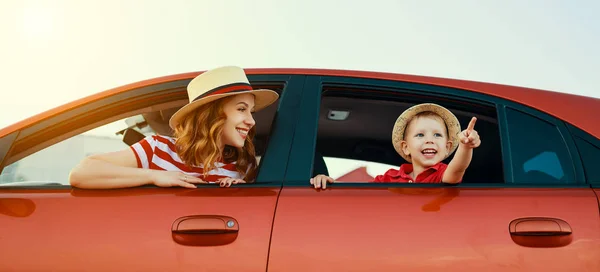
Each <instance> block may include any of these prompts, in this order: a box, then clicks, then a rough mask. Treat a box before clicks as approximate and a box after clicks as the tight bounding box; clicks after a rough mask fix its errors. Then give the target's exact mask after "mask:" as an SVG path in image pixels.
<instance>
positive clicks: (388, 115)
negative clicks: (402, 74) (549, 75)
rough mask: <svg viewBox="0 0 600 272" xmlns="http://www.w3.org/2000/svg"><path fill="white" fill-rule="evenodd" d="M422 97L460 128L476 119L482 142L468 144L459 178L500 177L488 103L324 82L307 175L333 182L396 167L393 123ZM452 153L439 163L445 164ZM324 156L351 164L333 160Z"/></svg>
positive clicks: (358, 178) (367, 177) (398, 162)
mask: <svg viewBox="0 0 600 272" xmlns="http://www.w3.org/2000/svg"><path fill="white" fill-rule="evenodd" d="M425 102H431V103H437V104H440V105H442V106H444V107H446V108H448V109H449V110H450V111H452V112H453V113H454V114H455V115H456V117H457V118H458V120H459V122H460V124H461V128H462V129H465V128H466V127H467V125H468V123H469V121H470V120H471V118H472V117H473V116H475V117H477V119H478V120H477V123H476V126H475V129H476V130H477V131H478V133H479V135H480V137H481V138H482V140H483V143H482V145H481V146H480V147H479V148H476V149H474V152H473V160H472V162H471V165H470V166H469V168H468V170H467V173H466V174H465V176H464V178H463V183H503V182H505V181H504V171H503V168H502V159H503V157H502V149H501V145H500V131H499V125H498V118H497V111H496V108H495V106H494V105H493V104H483V103H474V102H471V101H466V100H460V99H455V100H453V99H449V98H447V97H444V98H443V99H442V98H441V97H436V96H432V95H425V94H422V95H414V94H403V93H399V92H382V91H375V90H371V89H368V88H360V89H350V88H343V87H336V88H331V89H328V88H327V87H324V90H323V94H322V97H321V104H320V111H319V120H318V130H317V131H318V132H317V142H316V150H315V160H314V161H315V162H314V165H313V176H314V175H316V174H322V173H326V174H330V176H331V177H333V178H334V179H336V180H337V181H338V182H369V181H372V179H373V178H374V177H375V176H377V175H382V174H384V173H385V172H386V171H387V170H389V169H396V170H397V169H399V167H400V165H401V164H403V163H406V161H404V159H403V158H402V157H401V156H400V155H399V154H398V153H396V151H395V149H394V147H393V145H392V142H391V136H392V129H393V126H394V123H395V122H396V119H397V118H398V116H399V115H400V114H401V113H402V112H403V111H404V110H406V109H407V108H409V107H411V106H413V105H416V104H419V103H425ZM453 155H454V154H452V155H451V156H450V157H449V158H447V159H446V160H444V161H443V162H444V163H446V164H447V163H449V162H450V160H451V159H452V158H453ZM322 158H324V159H322ZM328 158H337V160H338V161H341V160H347V161H348V162H352V163H338V162H337V161H336V162H334V161H332V160H330V159H328ZM339 173H344V174H341V175H340V174H339ZM336 175H337V177H336ZM340 177H341V179H339V178H340Z"/></svg>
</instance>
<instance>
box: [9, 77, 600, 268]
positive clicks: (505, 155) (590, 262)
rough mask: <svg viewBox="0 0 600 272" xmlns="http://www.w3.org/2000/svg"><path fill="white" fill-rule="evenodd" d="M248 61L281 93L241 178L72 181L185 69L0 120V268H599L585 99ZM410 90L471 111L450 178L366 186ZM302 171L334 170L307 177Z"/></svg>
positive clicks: (598, 172)
mask: <svg viewBox="0 0 600 272" xmlns="http://www.w3.org/2000/svg"><path fill="white" fill-rule="evenodd" d="M247 73H248V75H249V79H250V81H251V83H252V84H253V86H254V87H268V88H270V89H273V90H276V91H277V92H279V94H280V99H279V101H278V102H277V103H275V104H273V105H272V106H271V107H269V108H268V109H266V110H263V111H260V112H258V113H256V115H255V119H256V122H257V137H256V138H255V145H256V147H257V155H258V158H259V159H260V165H259V167H260V169H259V174H258V178H257V181H256V182H255V183H253V184H238V185H233V186H232V187H230V188H220V187H218V185H198V186H197V188H196V189H186V188H159V187H155V186H143V187H136V188H129V189H114V190H85V189H78V188H72V187H71V186H69V183H68V175H69V171H70V170H71V169H72V168H73V167H74V166H75V165H76V164H77V163H78V162H79V161H80V160H81V159H83V158H84V157H85V156H88V155H91V154H94V153H98V152H110V151H116V150H121V149H123V148H126V147H128V146H129V145H131V144H133V143H135V142H137V141H139V140H140V139H141V138H143V137H144V136H146V135H150V134H154V133H157V134H163V135H170V133H171V131H170V130H169V128H168V124H167V122H168V120H169V117H170V115H171V114H173V113H174V112H175V111H176V110H177V109H178V108H179V107H181V106H183V105H184V104H186V103H187V95H186V91H185V88H186V85H187V83H188V82H189V81H190V80H191V79H192V78H194V77H195V76H196V75H198V74H199V73H198V72H193V73H187V74H178V75H172V76H166V77H161V78H155V79H150V80H147V81H142V82H137V83H133V84H130V85H126V86H122V87H118V88H115V89H111V90H107V91H105V92H102V93H99V94H95V95H92V96H89V97H87V98H84V99H80V100H77V101H74V102H72V103H69V104H67V105H63V106H61V107H58V108H55V109H53V110H50V111H47V112H44V113H41V114H39V115H36V116H34V117H31V118H29V119H26V120H23V121H21V122H18V123H16V124H14V125H11V126H9V127H6V128H4V129H2V130H0V170H1V171H2V172H1V174H0V271H48V270H51V271H122V270H127V271H131V270H135V271H265V270H266V271H371V270H373V271H440V270H443V271H448V272H449V271H487V272H491V271H570V270H575V271H600V212H599V204H600V202H599V201H598V193H600V167H598V164H599V163H600V122H598V121H597V117H596V116H598V115H599V114H600V100H599V99H594V98H589V97H582V96H576V95H570V94H563V93H556V92H550V91H542V90H534V89H528V88H521V87H514V86H504V85H498V84H489V83H481V82H471V81H463V80H453V79H442V78H431V77H423V76H410V75H400V74H388V73H374V72H359V71H340V70H313V69H248V70H247ZM422 102H433V103H437V104H440V105H442V106H444V107H446V108H448V109H450V110H451V111H452V112H453V113H454V114H455V115H456V116H457V117H458V119H459V121H460V123H461V126H462V127H463V128H465V127H466V126H467V124H468V122H469V120H470V119H471V117H473V116H475V117H477V118H478V120H477V124H476V129H477V131H478V132H479V135H480V137H481V139H482V144H481V146H480V147H479V148H477V149H475V150H474V155H473V161H472V162H471V165H470V166H469V168H468V170H467V172H466V174H465V176H464V178H463V182H462V183H461V184H458V185H443V184H412V183H410V184H406V183H384V184H382V183H370V182H368V181H369V180H370V179H371V177H373V176H374V175H377V174H382V173H383V172H384V171H385V170H387V169H389V168H393V167H396V168H397V167H398V166H399V165H400V164H401V163H403V159H402V158H401V157H400V156H399V155H398V154H397V153H396V152H395V150H394V148H393V146H392V143H391V131H392V127H393V124H394V122H395V120H396V118H397V117H398V115H399V114H400V113H402V112H403V111H404V110H405V109H407V108H408V107H410V106H412V105H414V104H417V103H422ZM451 158H452V156H451V157H450V158H448V159H447V161H449V160H450V159H451ZM447 161H445V162H447ZM316 174H327V175H329V176H331V177H333V178H336V179H337V180H338V181H340V183H335V184H331V185H328V187H327V189H324V190H323V189H314V188H313V187H311V185H310V183H309V179H310V178H311V177H313V176H314V175H316Z"/></svg>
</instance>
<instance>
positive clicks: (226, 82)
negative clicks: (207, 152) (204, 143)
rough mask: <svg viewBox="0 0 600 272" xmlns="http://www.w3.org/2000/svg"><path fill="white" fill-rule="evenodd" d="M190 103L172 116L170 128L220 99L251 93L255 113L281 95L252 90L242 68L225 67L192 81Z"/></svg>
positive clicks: (207, 72)
mask: <svg viewBox="0 0 600 272" xmlns="http://www.w3.org/2000/svg"><path fill="white" fill-rule="evenodd" d="M187 93H188V99H189V100H190V102H189V103H188V104H187V105H185V106H183V107H182V108H181V109H179V110H178V111H177V112H175V113H174V114H173V116H171V119H170V120H169V126H170V127H171V128H172V129H175V126H177V124H179V122H181V120H183V117H185V116H186V115H187V114H189V113H190V112H193V111H194V110H195V109H197V108H198V107H200V106H202V105H204V104H206V103H209V102H212V101H215V100H217V99H219V98H223V97H227V96H232V95H237V94H243V93H251V94H253V95H254V97H255V100H254V104H255V105H254V111H259V110H261V109H264V108H266V107H267V106H269V105H271V104H272V103H273V102H275V101H277V99H278V98H279V94H277V93H276V92H275V91H273V90H268V89H256V90H254V89H252V86H251V85H250V82H249V81H248V77H246V73H245V72H244V70H243V69H242V68H240V67H236V66H225V67H220V68H216V69H212V70H208V71H206V72H204V73H202V74H200V75H198V76H197V77H195V78H194V79H192V81H190V83H189V84H188V86H187Z"/></svg>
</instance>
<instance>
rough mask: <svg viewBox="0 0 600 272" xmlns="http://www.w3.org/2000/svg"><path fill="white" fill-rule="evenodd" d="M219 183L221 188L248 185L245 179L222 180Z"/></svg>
mask: <svg viewBox="0 0 600 272" xmlns="http://www.w3.org/2000/svg"><path fill="white" fill-rule="evenodd" d="M217 183H219V186H221V187H229V186H231V184H239V183H246V181H245V180H243V179H234V178H220V179H218V180H217Z"/></svg>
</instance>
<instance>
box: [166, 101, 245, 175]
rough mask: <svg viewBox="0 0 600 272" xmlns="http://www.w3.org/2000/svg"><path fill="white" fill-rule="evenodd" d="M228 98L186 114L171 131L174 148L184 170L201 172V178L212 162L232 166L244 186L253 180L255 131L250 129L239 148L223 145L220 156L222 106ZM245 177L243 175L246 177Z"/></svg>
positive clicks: (223, 115)
mask: <svg viewBox="0 0 600 272" xmlns="http://www.w3.org/2000/svg"><path fill="white" fill-rule="evenodd" d="M229 99H231V97H226V98H222V99H218V100H215V101H213V102H211V103H207V104H205V105H202V106H200V107H199V108H198V109H196V110H195V111H194V112H193V113H190V114H188V115H187V116H186V117H184V118H183V120H182V121H181V122H180V123H179V124H178V125H177V126H176V127H175V129H174V136H175V139H176V140H175V146H176V147H177V154H178V155H179V157H180V158H181V160H182V161H183V162H184V163H185V164H186V165H187V166H190V167H191V166H199V165H202V166H203V168H204V176H205V177H206V175H207V173H208V172H209V171H210V170H212V169H215V168H216V167H215V162H217V161H221V162H223V163H232V162H234V161H235V162H236V165H235V167H236V170H237V171H238V172H239V173H240V174H241V175H242V176H243V177H244V180H245V181H246V182H249V183H250V182H254V179H255V178H256V170H257V169H256V156H255V154H256V153H255V150H254V143H253V142H252V139H254V135H255V134H256V128H255V127H252V129H250V131H249V132H248V137H247V138H246V142H245V143H244V147H243V148H235V147H233V146H229V145H225V148H224V149H223V152H222V153H221V152H220V150H219V146H221V144H222V142H221V134H222V133H223V124H225V120H226V119H227V115H225V112H224V111H223V106H224V105H225V103H227V101H228V100H229ZM246 173H247V174H246Z"/></svg>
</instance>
